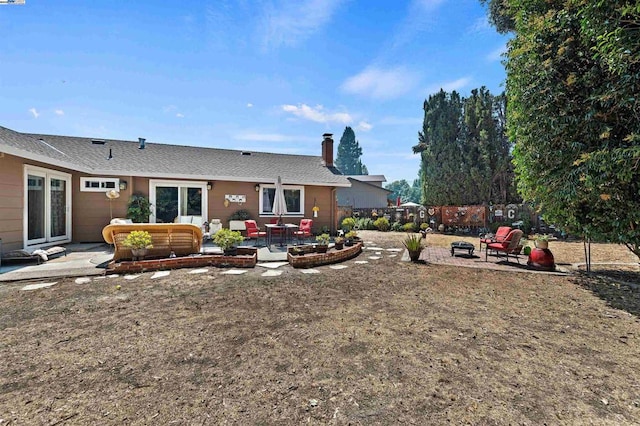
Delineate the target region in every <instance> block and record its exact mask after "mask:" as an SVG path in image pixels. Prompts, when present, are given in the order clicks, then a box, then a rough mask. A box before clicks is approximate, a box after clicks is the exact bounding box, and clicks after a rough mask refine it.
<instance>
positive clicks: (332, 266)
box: [329, 265, 348, 269]
mask: <svg viewBox="0 0 640 426" xmlns="http://www.w3.org/2000/svg"><path fill="white" fill-rule="evenodd" d="M329 268H331V269H345V268H348V266H347V265H329Z"/></svg>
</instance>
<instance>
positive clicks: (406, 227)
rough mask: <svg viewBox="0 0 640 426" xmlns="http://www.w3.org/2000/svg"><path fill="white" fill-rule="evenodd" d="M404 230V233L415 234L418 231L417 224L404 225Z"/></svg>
mask: <svg viewBox="0 0 640 426" xmlns="http://www.w3.org/2000/svg"><path fill="white" fill-rule="evenodd" d="M402 230H403V231H404V232H415V231H416V224H415V223H413V222H407V223H405V224H404V225H402Z"/></svg>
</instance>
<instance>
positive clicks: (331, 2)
mask: <svg viewBox="0 0 640 426" xmlns="http://www.w3.org/2000/svg"><path fill="white" fill-rule="evenodd" d="M343 1H344V0H306V1H301V0H283V1H280V2H278V4H277V6H275V7H274V6H271V7H268V8H265V11H264V17H263V23H262V27H263V28H262V32H263V35H262V39H263V45H264V47H265V48H269V47H275V48H277V47H279V46H281V45H285V46H295V45H297V44H299V43H300V42H302V41H304V40H305V39H306V38H308V37H309V36H310V35H311V34H313V33H314V32H316V31H317V30H318V29H320V28H321V27H323V26H324V25H325V24H327V23H328V22H329V21H330V20H331V17H332V15H333V14H334V13H335V11H336V10H337V9H338V7H339V6H340V4H341V3H342V2H343Z"/></svg>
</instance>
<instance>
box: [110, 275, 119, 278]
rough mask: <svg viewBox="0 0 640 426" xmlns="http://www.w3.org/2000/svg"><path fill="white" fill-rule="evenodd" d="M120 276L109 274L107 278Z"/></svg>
mask: <svg viewBox="0 0 640 426" xmlns="http://www.w3.org/2000/svg"><path fill="white" fill-rule="evenodd" d="M119 276H120V275H118V274H109V275H107V278H118V277H119Z"/></svg>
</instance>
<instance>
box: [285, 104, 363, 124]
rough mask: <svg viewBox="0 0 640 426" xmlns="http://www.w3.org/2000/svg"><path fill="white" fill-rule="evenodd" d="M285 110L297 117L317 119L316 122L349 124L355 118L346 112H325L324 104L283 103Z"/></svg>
mask: <svg viewBox="0 0 640 426" xmlns="http://www.w3.org/2000/svg"><path fill="white" fill-rule="evenodd" d="M282 110H283V111H284V112H288V113H291V114H293V115H295V116H296V117H300V118H304V119H306V120H310V121H315V122H316V123H342V124H348V123H350V122H352V121H353V118H352V117H351V115H349V113H346V112H334V113H329V112H325V111H324V108H323V106H322V105H316V106H315V107H310V106H309V105H305V104H300V105H297V106H296V105H282Z"/></svg>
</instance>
